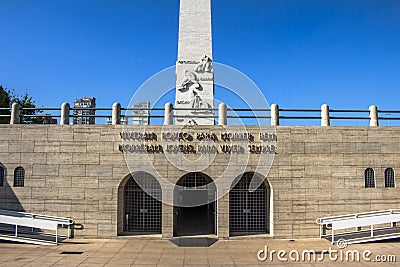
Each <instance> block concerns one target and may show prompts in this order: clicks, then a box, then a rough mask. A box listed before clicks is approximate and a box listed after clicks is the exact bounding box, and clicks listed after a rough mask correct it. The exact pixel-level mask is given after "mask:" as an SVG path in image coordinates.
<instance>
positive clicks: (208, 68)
mask: <svg viewBox="0 0 400 267" xmlns="http://www.w3.org/2000/svg"><path fill="white" fill-rule="evenodd" d="M212 70H213V69H212V60H211V58H209V57H208V56H207V55H205V56H204V57H203V58H202V59H201V63H200V64H199V65H197V67H196V69H195V70H194V71H195V72H198V73H204V72H212Z"/></svg>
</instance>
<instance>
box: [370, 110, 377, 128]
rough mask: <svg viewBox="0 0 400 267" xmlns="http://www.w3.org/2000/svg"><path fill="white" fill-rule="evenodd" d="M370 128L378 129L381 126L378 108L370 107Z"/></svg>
mask: <svg viewBox="0 0 400 267" xmlns="http://www.w3.org/2000/svg"><path fill="white" fill-rule="evenodd" d="M369 118H370V120H369V126H371V127H377V126H379V118H378V108H377V106H374V105H372V106H370V107H369Z"/></svg>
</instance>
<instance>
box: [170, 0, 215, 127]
mask: <svg viewBox="0 0 400 267" xmlns="http://www.w3.org/2000/svg"><path fill="white" fill-rule="evenodd" d="M176 74H177V81H176V98H175V108H178V109H179V108H184V109H190V110H176V111H175V117H176V119H175V123H176V124H178V125H186V124H197V125H213V124H214V118H213V117H212V116H214V112H212V111H210V110H207V109H213V108H214V73H213V69H212V34H211V0H181V1H180V15H179V43H178V61H177V64H176Z"/></svg>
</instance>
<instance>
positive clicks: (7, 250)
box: [0, 239, 400, 266]
mask: <svg viewBox="0 0 400 267" xmlns="http://www.w3.org/2000/svg"><path fill="white" fill-rule="evenodd" d="M265 246H267V247H268V253H270V251H271V250H275V251H279V250H283V251H286V252H287V254H286V255H282V256H283V258H286V259H288V261H287V262H284V261H280V260H278V258H277V254H276V253H275V254H273V257H274V258H273V260H272V261H271V260H270V258H268V259H266V260H265V261H260V260H258V257H257V254H258V251H259V250H262V249H264V247H265ZM329 248H331V250H332V249H333V250H338V251H341V250H340V249H338V248H337V247H336V246H331V244H330V243H329V242H328V241H326V240H320V239H308V240H295V241H293V240H292V241H291V240H272V239H264V240H261V239H255V240H222V241H218V242H216V243H214V244H213V245H212V246H210V247H177V246H176V245H175V244H173V243H172V242H170V241H168V240H143V239H96V240H92V239H90V240H89V239H79V240H78V239H71V240H69V241H64V242H63V243H61V244H60V245H58V246H37V245H27V244H18V243H10V242H0V255H1V256H0V266H194V265H195V266H271V265H272V266H280V265H287V264H294V261H293V260H290V259H289V256H288V254H289V253H290V251H292V250H296V251H298V252H299V253H300V255H301V254H302V252H303V251H304V250H314V251H315V252H316V261H314V260H313V259H311V261H308V260H307V259H306V260H305V261H301V256H300V262H297V263H296V264H297V265H303V266H337V265H342V264H343V263H346V265H351V266H397V265H396V263H395V262H391V263H388V262H385V263H382V262H376V261H375V259H376V256H380V259H385V258H386V259H388V258H389V256H390V255H393V256H396V258H397V259H399V260H400V241H389V242H378V243H369V244H358V245H350V246H348V247H347V248H346V249H344V250H343V255H346V251H348V250H352V251H356V250H357V251H359V252H360V255H361V256H360V257H361V259H360V261H352V260H351V258H350V261H351V262H346V257H345V256H343V260H340V252H338V253H337V254H336V256H339V257H338V259H337V260H330V259H329V255H328V254H325V255H324V256H325V257H324V258H325V259H324V261H322V262H320V261H319V258H320V257H321V255H323V253H322V251H323V250H329ZM367 250H369V251H371V253H372V254H370V255H369V254H368V253H367V254H368V256H369V257H368V259H369V260H370V261H369V262H368V261H365V260H364V259H363V256H362V255H363V253H364V252H365V251H367ZM294 255H295V254H293V252H292V256H293V257H294ZM260 256H261V257H263V256H264V254H263V253H261V254H260ZM331 256H332V258H333V259H334V258H335V254H332V255H331ZM306 258H307V256H306ZM374 261H375V262H374ZM392 261H393V260H392Z"/></svg>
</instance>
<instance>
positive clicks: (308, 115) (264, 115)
mask: <svg viewBox="0 0 400 267" xmlns="http://www.w3.org/2000/svg"><path fill="white" fill-rule="evenodd" d="M375 108H376V107H375ZM193 110H196V111H199V113H202V114H193V113H192V112H191V114H190V115H185V114H172V117H173V118H213V119H216V121H217V120H218V119H219V115H220V114H219V112H218V111H219V109H215V108H199V109H192V108H180V107H179V108H178V107H172V112H173V111H193ZM35 111H38V112H40V113H44V114H35ZM76 111H89V112H87V113H90V114H79V113H78V112H76ZM141 111H142V112H141ZM202 111H209V112H207V114H204V113H203V112H202ZM12 112H13V111H12V108H0V118H2V120H3V123H4V119H3V118H9V119H10V121H11V120H12V119H13V118H14V121H15V118H18V117H15V116H14V117H13V115H12ZM46 112H47V113H48V114H46ZM225 112H226V114H225V118H226V119H231V120H232V121H233V120H237V119H243V120H244V122H242V123H244V124H245V125H251V124H252V123H254V122H255V120H258V119H260V120H261V119H263V120H269V119H271V121H273V120H274V119H277V121H278V125H279V120H282V121H288V120H292V121H316V120H321V121H323V120H326V119H327V120H331V121H335V122H336V121H353V122H354V124H355V125H359V123H358V122H357V121H371V126H378V123H377V121H379V120H381V121H385V122H388V125H389V122H390V121H393V122H396V123H395V125H397V126H398V124H397V122H398V121H400V110H385V109H379V110H378V109H376V114H375V117H372V116H373V114H372V113H371V112H372V111H371V110H364V109H330V110H329V109H328V112H327V113H325V114H322V111H321V109H301V108H275V109H274V108H269V107H268V108H254V109H251V108H227V109H226V111H225ZM274 112H276V113H274ZM164 113H165V108H164V107H152V108H135V107H121V108H120V109H119V118H120V119H124V122H125V123H126V121H127V120H128V119H132V118H148V119H149V120H150V119H157V120H156V124H157V123H158V124H163V120H161V119H162V118H164V117H165V116H166V115H165V114H164ZM16 114H17V115H18V113H16ZM65 114H67V115H65ZM113 114H115V112H114V110H113V108H111V107H109V108H108V107H98V108H84V107H70V108H68V110H67V111H66V113H63V109H62V108H56V107H49V108H46V107H37V108H19V118H20V119H24V118H25V120H24V122H25V123H33V122H32V119H31V118H42V119H50V118H61V119H62V118H63V115H64V117H65V116H67V121H68V120H69V119H71V118H95V119H101V118H103V119H105V120H104V123H111V122H112V120H111V119H112V116H113ZM373 119H374V120H375V124H376V125H375V124H373V122H372V120H373ZM42 121H44V123H48V122H47V120H40V122H42ZM63 121H64V123H65V120H63ZM114 121H118V120H114ZM152 122H153V121H152ZM14 123H19V122H14ZM114 123H115V122H114ZM263 123H265V124H267V122H265V121H263ZM290 123H291V122H290ZM100 124H102V123H100ZM117 124H118V122H117ZM228 124H229V123H228ZM308 124H309V123H308ZM314 124H315V123H313V124H312V125H314ZM292 125H297V124H293V123H292ZM300 125H301V124H300ZM306 125H307V123H306ZM367 125H368V124H367ZM367 125H365V126H367Z"/></svg>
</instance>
